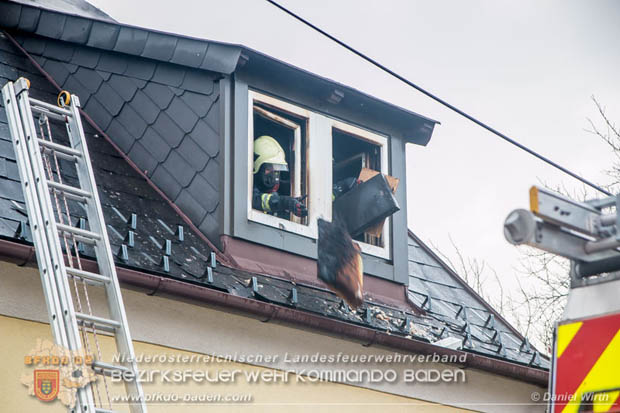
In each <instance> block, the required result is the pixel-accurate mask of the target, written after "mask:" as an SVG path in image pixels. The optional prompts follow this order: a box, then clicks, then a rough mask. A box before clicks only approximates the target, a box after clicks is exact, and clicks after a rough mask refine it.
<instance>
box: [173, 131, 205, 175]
mask: <svg viewBox="0 0 620 413" xmlns="http://www.w3.org/2000/svg"><path fill="white" fill-rule="evenodd" d="M177 152H178V153H179V154H180V155H181V156H182V157H183V159H185V160H186V161H187V162H188V163H189V164H190V166H191V168H192V170H194V171H202V170H203V168H204V167H205V166H206V165H207V162H208V161H209V155H207V153H206V152H205V151H204V150H203V149H202V148H201V147H200V146H199V145H198V144H197V143H196V142H194V140H193V139H192V138H191V137H189V136H186V137H185V139H183V141H182V142H181V144H180V145H179V147H178V148H177Z"/></svg>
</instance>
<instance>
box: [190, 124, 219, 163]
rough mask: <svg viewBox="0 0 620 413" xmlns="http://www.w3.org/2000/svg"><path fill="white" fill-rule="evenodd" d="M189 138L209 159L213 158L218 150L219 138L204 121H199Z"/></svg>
mask: <svg viewBox="0 0 620 413" xmlns="http://www.w3.org/2000/svg"><path fill="white" fill-rule="evenodd" d="M190 136H191V137H192V139H193V140H194V142H196V143H197V144H198V145H200V147H201V148H203V149H204V150H205V151H207V153H208V154H209V156H210V157H214V156H216V155H217V154H218V152H219V150H220V136H219V135H218V134H217V132H215V131H214V130H213V128H211V127H210V126H209V125H208V124H207V123H206V122H205V121H203V120H199V121H198V123H197V124H196V127H195V128H194V130H193V131H192V132H191V133H190Z"/></svg>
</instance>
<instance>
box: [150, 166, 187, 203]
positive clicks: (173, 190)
mask: <svg viewBox="0 0 620 413" xmlns="http://www.w3.org/2000/svg"><path fill="white" fill-rule="evenodd" d="M151 178H152V179H153V181H154V182H156V183H157V186H159V187H160V188H161V189H162V191H164V192H165V193H166V194H167V195H168V196H169V197H170V199H172V200H173V201H174V200H175V199H176V197H177V196H178V195H179V192H181V187H180V186H179V183H178V182H177V181H176V180H175V179H174V178H173V177H172V175H171V174H170V173H169V172H168V171H167V170H166V168H164V166H163V165H162V164H159V166H158V167H157V168H155V171H154V172H153V175H152V176H151Z"/></svg>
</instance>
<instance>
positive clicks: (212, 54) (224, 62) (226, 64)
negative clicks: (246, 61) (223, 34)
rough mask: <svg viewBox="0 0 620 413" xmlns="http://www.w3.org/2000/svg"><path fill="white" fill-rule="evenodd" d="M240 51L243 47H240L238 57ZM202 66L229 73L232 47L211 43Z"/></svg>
mask: <svg viewBox="0 0 620 413" xmlns="http://www.w3.org/2000/svg"><path fill="white" fill-rule="evenodd" d="M240 53H241V49H239V51H238V54H237V57H238V56H239V54H240ZM236 60H237V59H235V61H236ZM200 68H201V69H205V70H211V71H212V72H219V73H228V72H229V70H230V49H228V47H227V46H225V45H221V44H217V43H211V44H209V49H207V54H206V56H205V60H203V61H202V64H201V65H200ZM233 70H234V69H233Z"/></svg>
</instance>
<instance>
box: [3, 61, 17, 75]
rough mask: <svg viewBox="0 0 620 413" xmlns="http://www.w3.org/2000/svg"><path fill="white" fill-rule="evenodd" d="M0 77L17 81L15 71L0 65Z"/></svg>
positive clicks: (11, 67) (12, 68) (10, 67)
mask: <svg viewBox="0 0 620 413" xmlns="http://www.w3.org/2000/svg"><path fill="white" fill-rule="evenodd" d="M0 76H1V77H3V78H5V79H17V69H15V68H14V67H13V66H7V65H5V64H3V63H0Z"/></svg>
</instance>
